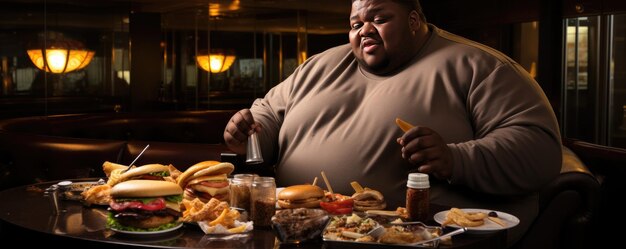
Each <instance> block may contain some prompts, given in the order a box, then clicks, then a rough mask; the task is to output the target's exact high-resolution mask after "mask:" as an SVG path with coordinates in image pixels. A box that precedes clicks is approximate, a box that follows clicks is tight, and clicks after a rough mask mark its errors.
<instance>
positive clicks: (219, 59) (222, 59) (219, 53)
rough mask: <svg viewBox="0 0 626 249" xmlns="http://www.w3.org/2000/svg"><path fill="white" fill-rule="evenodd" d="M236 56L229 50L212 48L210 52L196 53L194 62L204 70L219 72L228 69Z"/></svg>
mask: <svg viewBox="0 0 626 249" xmlns="http://www.w3.org/2000/svg"><path fill="white" fill-rule="evenodd" d="M236 58H237V57H236V56H235V53H234V52H232V51H230V50H221V49H212V50H211V53H210V54H209V53H206V52H204V53H201V54H199V55H196V62H197V63H198V66H200V67H201V68H202V69H204V70H205V71H209V72H211V73H221V72H224V71H226V70H228V68H230V66H231V65H233V62H235V59H236Z"/></svg>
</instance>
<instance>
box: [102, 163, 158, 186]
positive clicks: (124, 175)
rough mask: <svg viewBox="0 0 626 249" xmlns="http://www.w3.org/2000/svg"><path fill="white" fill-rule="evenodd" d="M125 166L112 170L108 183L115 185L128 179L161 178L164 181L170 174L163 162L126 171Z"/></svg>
mask: <svg viewBox="0 0 626 249" xmlns="http://www.w3.org/2000/svg"><path fill="white" fill-rule="evenodd" d="M124 170H126V169H125V168H124V169H122V168H117V169H114V170H112V171H111V174H110V175H109V181H108V182H107V184H109V185H111V186H115V184H118V183H120V182H123V181H128V180H159V181H163V180H164V177H167V176H170V169H169V167H168V166H165V165H162V164H146V165H143V166H140V167H136V168H132V169H129V170H128V171H126V172H124Z"/></svg>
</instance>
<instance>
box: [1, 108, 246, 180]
mask: <svg viewBox="0 0 626 249" xmlns="http://www.w3.org/2000/svg"><path fill="white" fill-rule="evenodd" d="M234 112H235V111H230V110H224V111H179V112H158V113H106V114H101V113H98V114H72V115H57V116H41V117H25V118H14V119H6V120H1V121H0V173H1V175H0V189H4V188H8V187H12V186H18V185H24V184H30V183H35V182H41V181H51V180H59V179H68V178H82V177H102V176H104V173H103V172H102V169H101V167H102V163H103V162H104V161H111V162H115V163H119V164H129V163H130V162H131V161H132V160H133V159H134V158H135V157H136V156H137V155H138V154H139V153H140V152H141V150H142V149H143V148H144V147H145V146H146V144H150V148H149V149H148V150H147V151H146V152H145V153H144V154H143V155H142V157H141V158H140V159H139V160H138V161H137V162H136V163H135V164H136V165H143V164H148V163H161V164H165V165H167V164H172V165H174V166H175V167H177V168H178V169H180V170H185V169H186V168H188V167H189V166H191V165H193V164H195V163H197V162H200V161H205V160H218V161H219V160H221V157H220V155H221V153H223V152H230V151H229V150H228V148H227V147H226V146H225V145H224V141H223V130H224V127H225V126H226V123H227V122H228V120H229V119H230V117H231V116H232V115H233V114H234Z"/></svg>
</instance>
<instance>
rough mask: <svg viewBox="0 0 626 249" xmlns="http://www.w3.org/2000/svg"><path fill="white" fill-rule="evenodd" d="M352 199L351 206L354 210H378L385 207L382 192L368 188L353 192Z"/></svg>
mask: <svg viewBox="0 0 626 249" xmlns="http://www.w3.org/2000/svg"><path fill="white" fill-rule="evenodd" d="M352 199H353V200H354V207H353V208H354V210H356V211H366V210H378V209H385V207H387V203H386V202H385V197H384V196H383V194H381V193H380V192H378V191H376V190H373V189H369V188H365V189H364V190H363V191H360V192H356V193H354V194H353V195H352Z"/></svg>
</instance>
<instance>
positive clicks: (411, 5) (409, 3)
mask: <svg viewBox="0 0 626 249" xmlns="http://www.w3.org/2000/svg"><path fill="white" fill-rule="evenodd" d="M355 1H361V0H352V2H355ZM391 1H393V2H396V3H398V4H400V5H402V6H404V7H406V9H408V10H409V11H411V10H415V11H416V12H417V14H418V15H419V18H420V20H421V21H422V22H426V16H424V12H422V5H420V1H419V0H391Z"/></svg>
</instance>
